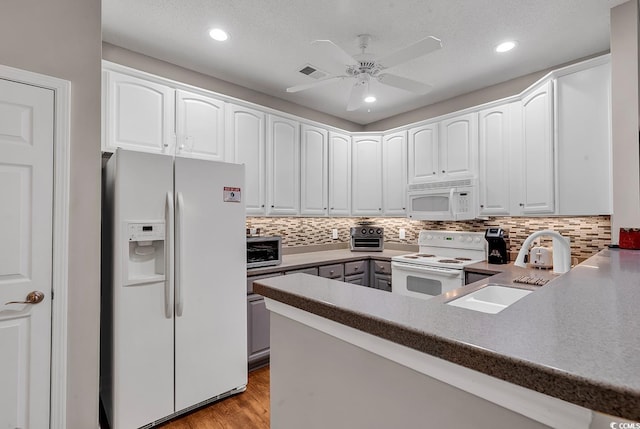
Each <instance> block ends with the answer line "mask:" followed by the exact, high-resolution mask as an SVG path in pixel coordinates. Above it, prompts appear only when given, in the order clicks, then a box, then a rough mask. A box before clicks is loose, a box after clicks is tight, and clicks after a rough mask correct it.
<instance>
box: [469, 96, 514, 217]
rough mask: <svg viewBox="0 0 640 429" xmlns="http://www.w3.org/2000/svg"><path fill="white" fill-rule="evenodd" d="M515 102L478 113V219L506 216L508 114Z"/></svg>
mask: <svg viewBox="0 0 640 429" xmlns="http://www.w3.org/2000/svg"><path fill="white" fill-rule="evenodd" d="M519 108H520V104H519V103H515V102H514V103H509V104H501V105H499V106H494V107H491V108H488V109H484V110H481V111H480V112H479V114H478V118H479V141H478V144H479V176H478V179H479V180H478V182H479V185H480V196H479V203H480V210H479V214H480V215H481V216H494V215H508V214H509V210H510V204H509V192H510V188H509V184H510V178H509V171H510V168H509V167H510V165H511V162H510V154H511V150H510V149H511V148H510V146H511V144H512V143H513V141H514V137H516V136H515V135H514V133H512V131H511V130H512V124H513V120H512V115H513V113H512V112H513V111H514V109H516V110H517V109H519Z"/></svg>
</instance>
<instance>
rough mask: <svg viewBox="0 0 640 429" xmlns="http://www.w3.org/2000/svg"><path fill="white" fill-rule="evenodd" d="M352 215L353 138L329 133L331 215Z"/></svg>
mask: <svg viewBox="0 0 640 429" xmlns="http://www.w3.org/2000/svg"><path fill="white" fill-rule="evenodd" d="M350 214H351V136H350V135H348V134H341V133H336V132H332V131H330V132H329V215H330V216H349V215H350Z"/></svg>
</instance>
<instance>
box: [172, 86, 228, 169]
mask: <svg viewBox="0 0 640 429" xmlns="http://www.w3.org/2000/svg"><path fill="white" fill-rule="evenodd" d="M176 138H177V147H176V155H178V156H191V157H194V158H202V159H211V160H214V161H229V160H230V159H229V158H231V156H230V155H229V156H228V157H227V156H226V154H225V145H224V102H223V101H220V100H216V99H215V98H211V97H207V96H205V95H201V94H195V93H191V92H187V91H177V92H176Z"/></svg>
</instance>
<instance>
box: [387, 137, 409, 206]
mask: <svg viewBox="0 0 640 429" xmlns="http://www.w3.org/2000/svg"><path fill="white" fill-rule="evenodd" d="M382 150H383V157H382V168H383V171H382V186H383V188H382V191H383V194H382V201H383V212H384V215H385V216H404V215H406V207H405V205H406V203H405V201H406V197H407V189H406V188H407V134H406V132H405V131H402V132H399V133H394V134H390V135H387V136H384V139H383V141H382Z"/></svg>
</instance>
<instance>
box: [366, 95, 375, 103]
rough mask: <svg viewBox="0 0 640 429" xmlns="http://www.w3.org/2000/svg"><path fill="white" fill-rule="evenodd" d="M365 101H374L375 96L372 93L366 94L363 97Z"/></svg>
mask: <svg viewBox="0 0 640 429" xmlns="http://www.w3.org/2000/svg"><path fill="white" fill-rule="evenodd" d="M364 101H365V103H373V102H374V101H376V97H374V96H373V95H368V96H366V97H365V98H364Z"/></svg>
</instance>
